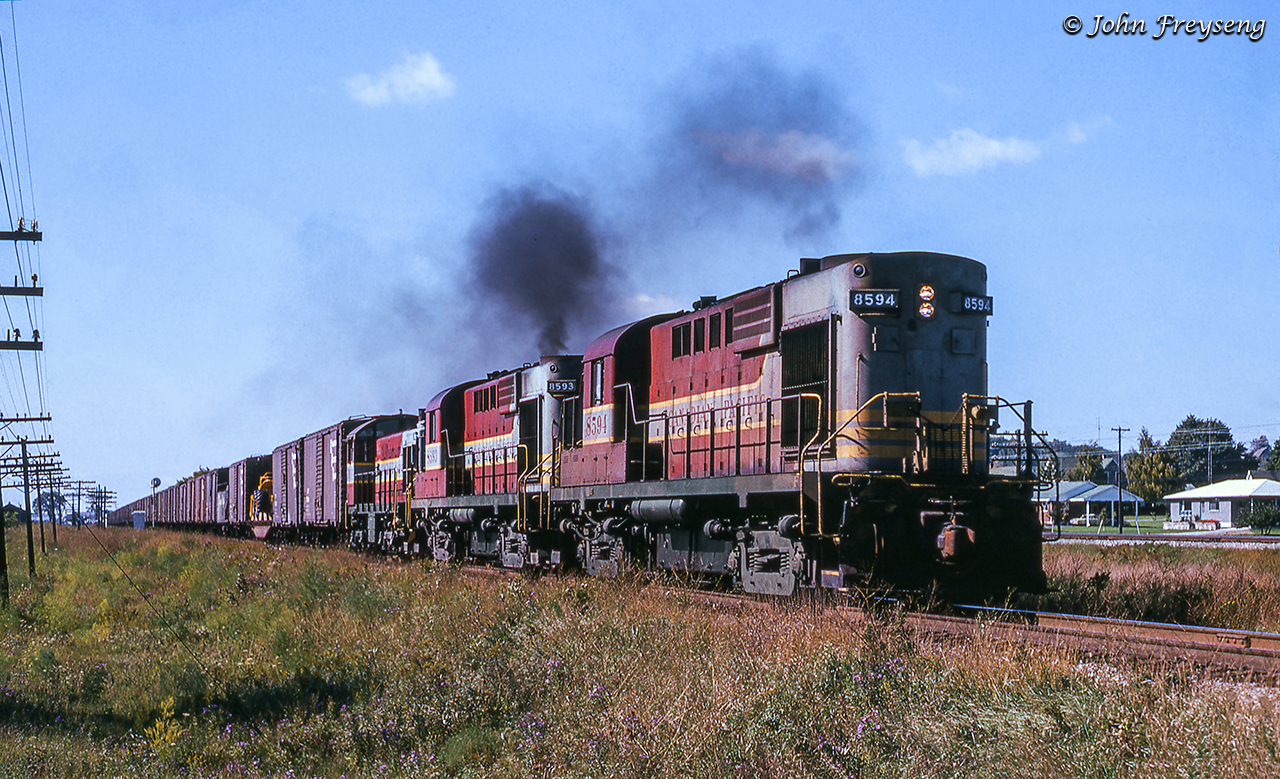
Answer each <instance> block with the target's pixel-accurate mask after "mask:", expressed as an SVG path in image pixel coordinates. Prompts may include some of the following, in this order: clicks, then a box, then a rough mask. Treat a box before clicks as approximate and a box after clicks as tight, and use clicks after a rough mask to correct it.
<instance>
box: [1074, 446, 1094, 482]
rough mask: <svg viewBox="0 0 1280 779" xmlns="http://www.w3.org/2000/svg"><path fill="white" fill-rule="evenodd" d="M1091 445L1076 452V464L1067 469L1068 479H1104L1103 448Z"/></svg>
mask: <svg viewBox="0 0 1280 779" xmlns="http://www.w3.org/2000/svg"><path fill="white" fill-rule="evenodd" d="M1090 446H1091V448H1090V449H1088V450H1084V451H1081V452H1078V453H1077V454H1076V462H1075V464H1074V465H1072V466H1071V467H1070V468H1068V469H1067V481H1094V482H1097V481H1102V449H1101V447H1098V446H1093V445H1090Z"/></svg>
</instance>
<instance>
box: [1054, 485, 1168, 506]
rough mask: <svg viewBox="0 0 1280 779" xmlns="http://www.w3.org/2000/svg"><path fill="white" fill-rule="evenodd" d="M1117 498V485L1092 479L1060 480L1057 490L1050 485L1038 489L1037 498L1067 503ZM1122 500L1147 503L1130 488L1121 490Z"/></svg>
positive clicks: (1102, 501)
mask: <svg viewBox="0 0 1280 779" xmlns="http://www.w3.org/2000/svg"><path fill="white" fill-rule="evenodd" d="M1115 499H1116V485H1114V484H1102V485H1098V484H1094V483H1093V482H1091V481H1063V482H1058V489H1057V490H1055V489H1054V487H1053V486H1052V485H1050V486H1049V487H1048V488H1046V489H1043V490H1037V491H1036V500H1037V501H1039V502H1041V503H1044V502H1046V501H1051V500H1060V501H1063V502H1067V503H1085V502H1088V503H1106V502H1111V501H1114V500H1115ZM1120 500H1122V501H1124V502H1125V503H1135V502H1136V503H1146V501H1144V500H1143V499H1142V498H1140V497H1138V496H1137V495H1134V494H1133V493H1132V492H1129V491H1128V490H1120Z"/></svg>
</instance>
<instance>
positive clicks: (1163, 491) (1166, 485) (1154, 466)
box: [1124, 427, 1181, 504]
mask: <svg viewBox="0 0 1280 779" xmlns="http://www.w3.org/2000/svg"><path fill="white" fill-rule="evenodd" d="M1124 471H1125V475H1126V477H1127V479H1126V481H1127V483H1128V489H1129V491H1130V492H1132V493H1133V494H1135V495H1137V496H1138V497H1140V498H1142V499H1143V500H1145V501H1146V502H1147V503H1148V504H1150V503H1159V502H1160V501H1161V500H1162V499H1163V498H1164V496H1165V495H1168V494H1169V493H1171V492H1177V491H1178V488H1179V487H1180V486H1181V482H1180V480H1179V476H1178V471H1177V469H1176V468H1175V467H1174V463H1173V458H1172V457H1170V456H1169V454H1168V453H1167V452H1165V451H1164V449H1163V448H1162V447H1161V446H1160V442H1159V441H1156V440H1155V439H1153V438H1152V437H1151V433H1149V432H1147V429H1146V428H1145V427H1144V428H1142V434H1141V435H1139V436H1138V451H1137V452H1134V453H1132V454H1130V455H1129V456H1128V457H1126V458H1125V465H1124Z"/></svg>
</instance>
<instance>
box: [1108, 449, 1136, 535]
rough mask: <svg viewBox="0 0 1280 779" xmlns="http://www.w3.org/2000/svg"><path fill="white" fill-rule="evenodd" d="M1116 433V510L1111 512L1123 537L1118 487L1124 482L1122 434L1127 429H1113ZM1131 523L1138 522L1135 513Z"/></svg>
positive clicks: (1122, 517) (1121, 500)
mask: <svg viewBox="0 0 1280 779" xmlns="http://www.w3.org/2000/svg"><path fill="white" fill-rule="evenodd" d="M1111 429H1112V430H1114V431H1115V432H1116V510H1115V511H1114V512H1113V514H1114V515H1115V518H1116V524H1117V525H1119V527H1120V534H1121V535H1124V496H1123V495H1121V494H1120V485H1121V484H1122V483H1123V482H1124V434H1125V433H1127V432H1129V428H1127V427H1113V428H1111ZM1133 521H1134V523H1135V527H1136V526H1137V525H1136V523H1137V521H1138V515H1137V513H1136V512H1135V514H1134V516H1133Z"/></svg>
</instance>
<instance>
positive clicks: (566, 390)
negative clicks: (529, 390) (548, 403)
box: [547, 379, 578, 397]
mask: <svg viewBox="0 0 1280 779" xmlns="http://www.w3.org/2000/svg"><path fill="white" fill-rule="evenodd" d="M547 392H550V393H551V394H552V395H554V396H555V397H568V396H570V395H577V394H578V382H577V381H575V380H574V379H552V380H550V381H548V382H547Z"/></svg>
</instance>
